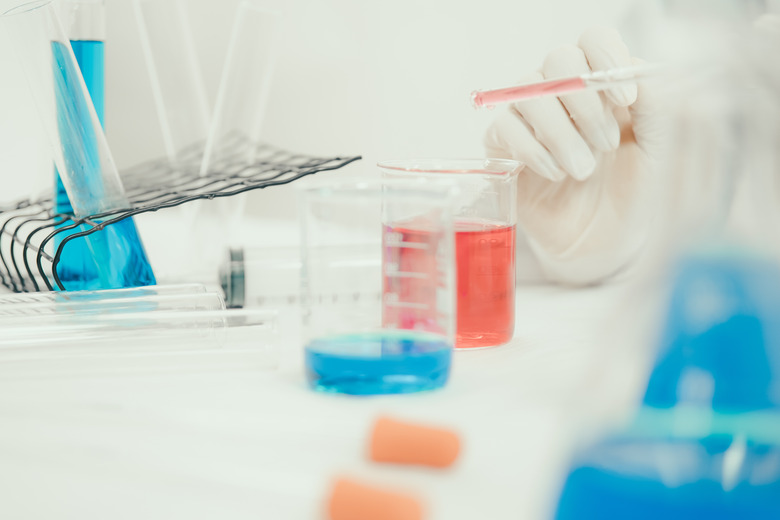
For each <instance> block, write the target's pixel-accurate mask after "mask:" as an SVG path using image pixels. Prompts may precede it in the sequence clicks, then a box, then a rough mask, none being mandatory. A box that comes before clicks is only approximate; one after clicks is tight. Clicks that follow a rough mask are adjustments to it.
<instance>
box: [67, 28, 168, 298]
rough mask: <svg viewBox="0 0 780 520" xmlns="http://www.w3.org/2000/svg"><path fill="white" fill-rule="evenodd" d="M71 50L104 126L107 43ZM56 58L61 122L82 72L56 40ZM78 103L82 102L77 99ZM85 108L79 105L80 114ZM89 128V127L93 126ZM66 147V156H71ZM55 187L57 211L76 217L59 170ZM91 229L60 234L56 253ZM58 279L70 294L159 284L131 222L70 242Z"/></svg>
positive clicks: (95, 164) (80, 44) (85, 43)
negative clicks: (70, 64) (104, 62)
mask: <svg viewBox="0 0 780 520" xmlns="http://www.w3.org/2000/svg"><path fill="white" fill-rule="evenodd" d="M71 47H72V49H73V54H74V55H75V57H76V61H77V63H78V65H79V68H80V69H81V74H82V76H83V77H84V82H85V83H86V86H87V90H88V91H89V94H90V97H91V98H92V102H93V105H94V106H95V111H96V112H97V116H98V119H99V120H100V123H101V125H102V124H103V114H104V74H103V61H104V59H103V42H102V41H96V40H72V41H71ZM52 54H53V57H54V67H55V68H56V69H57V70H56V71H55V77H56V78H57V80H56V82H55V92H56V99H57V110H58V120H59V122H60V124H62V122H63V121H62V119H61V118H62V117H63V115H62V113H63V111H64V110H67V109H68V107H69V106H70V104H69V103H68V102H67V101H68V100H70V99H73V98H74V96H77V95H78V90H77V89H78V88H79V84H78V71H75V70H71V67H70V66H69V63H70V62H69V61H68V60H67V48H66V47H65V46H64V45H62V44H60V43H58V42H52ZM76 99H78V98H77V97H76ZM84 108H85V107H77V110H78V109H82V110H83V109H84ZM77 117H83V118H85V119H88V118H89V113H88V112H87V111H86V110H84V111H83V113H80V114H78V115H77ZM84 128H87V129H88V128H89V123H88V122H87V124H85V125H84ZM65 135H67V134H65ZM88 137H89V136H88ZM90 142H96V141H94V140H90V139H89V138H87V139H86V144H87V148H88V149H86V150H83V152H82V153H83V154H84V156H85V157H86V159H87V162H88V163H89V164H87V165H85V167H86V168H89V169H91V170H92V171H91V173H92V174H93V175H94V178H93V179H92V180H93V183H90V184H94V187H95V188H96V189H95V196H100V195H99V191H100V190H99V186H100V185H101V182H102V180H101V179H100V173H101V172H100V167H99V165H100V160H99V157H98V150H97V146H95V147H93V148H92V149H89V148H90V147H89V143H90ZM67 144H68V143H66V150H65V153H66V154H67V153H68V149H67ZM75 153H78V152H75ZM55 183H56V191H55V210H56V211H57V212H58V213H61V214H68V215H72V214H73V207H72V206H71V203H70V200H69V198H68V194H67V192H66V191H65V186H64V185H63V183H62V180H61V179H60V175H59V173H57V172H56V171H55ZM87 229H88V227H87V226H86V225H84V224H82V225H79V226H77V227H76V228H74V229H72V230H69V231H68V232H66V233H59V234H57V235H55V237H54V247H55V250H56V249H57V248H59V246H60V244H61V243H62V241H63V239H64V238H65V237H66V236H69V235H73V234H75V233H78V232H81V231H86V230H87ZM57 275H58V277H59V279H60V281H61V282H62V284H63V286H64V287H65V289H66V290H70V291H73V290H95V289H109V288H123V287H137V286H144V285H153V284H155V283H156V280H155V277H154V273H153V272H152V268H151V266H150V264H149V260H148V259H147V257H146V252H145V250H144V248H143V244H142V243H141V239H140V237H139V236H138V231H137V230H136V227H135V223H134V222H133V220H132V218H128V219H125V220H123V221H121V222H117V223H115V224H112V225H110V226H108V227H107V228H105V229H103V230H101V231H97V232H95V233H93V234H91V235H89V236H88V237H77V238H74V239H72V240H69V241H68V243H67V244H66V245H65V246H64V248H63V250H62V253H61V255H60V260H59V263H58V265H57Z"/></svg>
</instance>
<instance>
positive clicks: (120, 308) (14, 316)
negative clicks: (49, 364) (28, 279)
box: [0, 292, 225, 326]
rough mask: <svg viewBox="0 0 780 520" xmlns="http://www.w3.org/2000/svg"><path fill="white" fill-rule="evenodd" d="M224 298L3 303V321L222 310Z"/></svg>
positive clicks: (206, 294)
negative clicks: (70, 316)
mask: <svg viewBox="0 0 780 520" xmlns="http://www.w3.org/2000/svg"><path fill="white" fill-rule="evenodd" d="M224 308H225V302H224V300H223V299H222V296H220V295H219V294H217V293H209V292H203V293H200V294H186V295H177V294H170V295H163V296H156V295H155V296H140V297H135V298H117V299H113V300H93V301H87V300H81V301H67V300H66V301H58V302H34V303H16V304H4V305H0V325H3V326H6V325H11V324H17V323H27V324H28V325H29V324H31V322H30V321H29V320H33V319H34V320H36V321H35V323H37V324H44V323H49V322H52V321H60V320H62V319H63V317H64V316H67V315H79V316H85V315H90V316H92V315H99V314H111V313H137V312H158V311H191V310H221V309H224Z"/></svg>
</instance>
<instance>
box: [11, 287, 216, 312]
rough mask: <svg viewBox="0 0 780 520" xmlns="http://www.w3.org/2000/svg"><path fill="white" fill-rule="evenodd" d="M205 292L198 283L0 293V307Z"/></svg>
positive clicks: (204, 288)
mask: <svg viewBox="0 0 780 520" xmlns="http://www.w3.org/2000/svg"><path fill="white" fill-rule="evenodd" d="M204 292H206V286H205V285H202V284H199V283H190V284H171V285H150V286H148V287H128V288H126V289H106V290H102V291H46V292H29V293H13V294H3V295H0V308H2V306H4V305H16V304H22V303H41V302H46V303H52V304H54V303H57V302H78V301H102V300H112V299H119V298H142V297H148V296H166V295H187V294H201V293H204Z"/></svg>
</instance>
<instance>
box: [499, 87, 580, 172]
mask: <svg viewBox="0 0 780 520" xmlns="http://www.w3.org/2000/svg"><path fill="white" fill-rule="evenodd" d="M540 76H541V74H539V75H538V76H537V77H536V78H534V81H538V80H540V79H541V77H540ZM512 108H513V109H514V110H515V111H516V112H517V113H518V114H519V116H521V117H522V118H523V120H524V121H525V122H526V123H528V125H529V126H530V127H531V128H532V129H533V135H534V136H535V137H536V139H537V140H538V141H539V142H540V143H541V144H542V145H543V146H544V147H545V148H547V150H549V151H550V153H552V156H553V157H554V158H555V161H556V162H557V163H558V164H560V165H561V166H562V167H563V169H564V170H565V171H566V172H567V173H568V174H569V175H571V176H572V177H574V178H575V179H577V180H584V179H587V178H588V177H590V175H591V174H592V173H593V170H594V169H595V168H596V158H595V157H594V156H593V152H591V150H590V148H589V147H588V144H587V143H586V142H585V139H583V138H582V136H581V135H580V133H579V132H578V131H577V129H576V128H575V127H574V123H573V122H572V120H571V118H570V117H569V114H568V112H566V109H565V108H563V105H562V104H561V102H560V101H559V100H558V99H557V98H554V97H544V98H538V99H531V100H528V101H521V102H519V103H515V104H514V105H512Z"/></svg>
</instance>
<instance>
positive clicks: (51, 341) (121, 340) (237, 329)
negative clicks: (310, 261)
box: [0, 309, 278, 365]
mask: <svg viewBox="0 0 780 520" xmlns="http://www.w3.org/2000/svg"><path fill="white" fill-rule="evenodd" d="M275 333H276V313H275V312H273V311H267V310H259V309H242V310H230V311H225V310H197V311H184V312H177V311H159V312H136V313H126V314H123V313H112V314H100V315H89V316H79V315H69V316H65V317H62V319H60V320H59V321H56V322H47V323H45V324H44V325H42V326H40V325H38V326H36V325H35V324H33V325H32V326H30V325H29V324H25V323H21V322H18V323H17V324H15V325H13V326H7V327H5V326H4V329H3V337H2V338H0V365H2V362H3V361H6V360H12V359H27V358H30V357H41V358H47V357H55V358H56V357H70V356H89V355H97V356H110V355H115V354H144V355H156V354H167V353H173V352H189V351H200V350H204V349H207V350H209V349H218V348H224V349H232V350H236V349H238V350H247V351H256V352H261V351H262V352H266V353H268V355H269V356H276V354H277V353H278V351H277V345H276V344H275V342H274V339H273V338H274V335H275Z"/></svg>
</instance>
